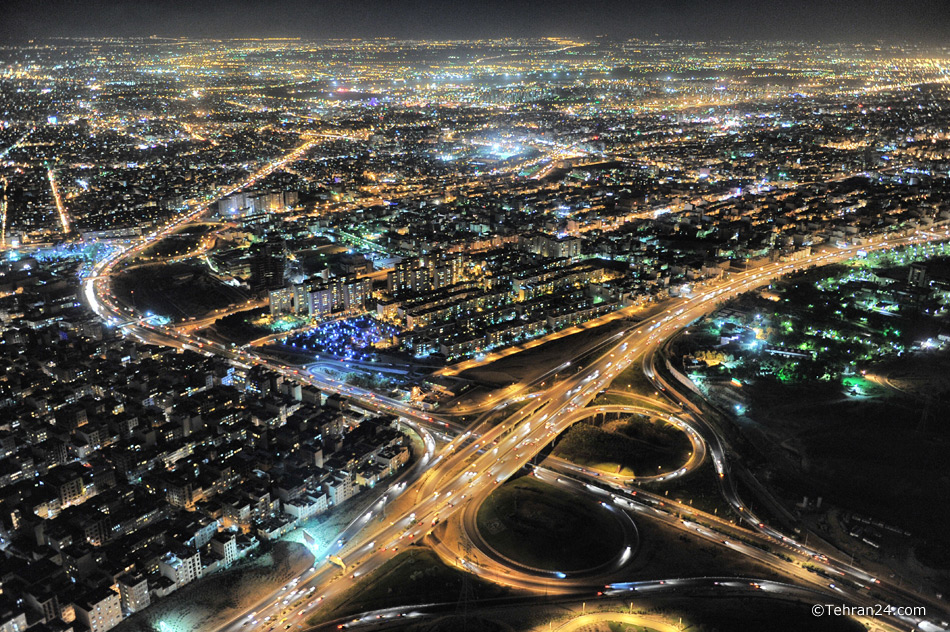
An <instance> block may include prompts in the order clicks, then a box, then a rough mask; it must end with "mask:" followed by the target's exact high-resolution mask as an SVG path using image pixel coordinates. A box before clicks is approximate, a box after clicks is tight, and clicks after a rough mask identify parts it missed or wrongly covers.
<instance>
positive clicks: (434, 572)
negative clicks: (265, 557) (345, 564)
mask: <svg viewBox="0 0 950 632" xmlns="http://www.w3.org/2000/svg"><path fill="white" fill-rule="evenodd" d="M469 581H470V585H471V588H472V591H473V593H474V595H475V599H491V598H495V597H503V596H506V595H508V594H509V591H508V590H506V589H504V588H501V587H500V586H496V585H494V584H490V583H487V582H483V581H481V580H479V579H477V578H474V577H469ZM462 583H463V573H461V572H460V571H458V570H455V569H453V568H449V567H448V566H446V565H445V564H443V563H442V561H441V560H440V559H439V557H438V556H437V555H436V554H435V553H434V552H432V551H430V550H429V549H424V548H419V547H411V548H410V549H409V550H408V551H404V552H402V553H400V554H399V555H397V556H396V557H394V558H393V559H391V560H389V561H388V562H386V563H385V564H383V565H382V566H380V567H379V568H377V569H376V570H374V571H373V572H371V573H369V574H368V575H366V576H365V577H363V578H362V579H360V580H359V581H358V582H357V583H356V584H355V585H354V586H353V587H352V588H350V589H349V590H347V591H346V592H345V593H343V594H342V595H340V596H338V597H334V598H332V599H329V600H327V602H326V603H324V605H323V607H322V608H320V610H319V612H318V613H317V614H315V615H313V616H312V617H310V618H309V619H308V620H307V623H308V624H309V625H317V624H319V623H322V622H324V621H330V620H333V619H337V618H340V617H345V616H348V615H351V614H355V613H358V612H365V611H367V610H378V609H381V608H388V607H392V606H398V605H403V604H412V603H443V602H453V601H457V600H458V599H459V597H460V595H461V594H462Z"/></svg>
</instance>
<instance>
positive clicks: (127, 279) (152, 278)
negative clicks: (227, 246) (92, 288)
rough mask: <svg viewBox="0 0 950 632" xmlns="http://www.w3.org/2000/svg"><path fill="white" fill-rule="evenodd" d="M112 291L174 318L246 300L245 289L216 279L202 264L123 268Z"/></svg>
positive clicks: (141, 308)
mask: <svg viewBox="0 0 950 632" xmlns="http://www.w3.org/2000/svg"><path fill="white" fill-rule="evenodd" d="M133 292H134V296H133ZM115 293H116V296H117V297H118V298H119V299H120V300H122V301H123V302H125V303H128V304H129V305H133V306H134V307H135V308H136V309H137V310H138V311H140V312H148V311H150V312H152V313H154V314H159V315H161V316H167V317H169V318H172V319H174V320H182V319H185V318H189V317H192V316H196V317H197V316H202V315H204V314H207V313H209V312H211V311H214V310H216V309H220V308H223V307H228V306H230V305H234V304H235V303H243V302H245V301H247V300H248V296H247V295H246V294H245V293H244V292H242V291H241V290H239V289H237V288H234V287H231V286H230V285H226V284H225V283H222V282H221V281H218V280H217V279H215V278H214V277H212V276H210V275H209V274H208V273H207V270H206V269H205V268H204V267H202V266H198V265H190V264H185V263H177V264H170V265H150V266H139V267H137V268H134V269H131V270H126V271H123V272H122V273H120V274H119V275H118V276H117V277H116V279H115Z"/></svg>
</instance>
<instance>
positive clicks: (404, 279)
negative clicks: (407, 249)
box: [386, 258, 431, 296]
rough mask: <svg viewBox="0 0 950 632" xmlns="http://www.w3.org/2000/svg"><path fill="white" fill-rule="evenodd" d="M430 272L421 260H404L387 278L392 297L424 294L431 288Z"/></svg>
mask: <svg viewBox="0 0 950 632" xmlns="http://www.w3.org/2000/svg"><path fill="white" fill-rule="evenodd" d="M430 278H431V277H430V273H429V270H428V269H427V268H426V267H425V266H423V265H422V262H421V261H420V260H419V259H414V258H409V259H403V260H402V261H400V262H399V263H397V264H396V265H395V267H394V268H393V269H392V270H391V271H390V272H389V274H388V275H387V276H386V285H387V289H388V290H389V293H390V294H391V295H392V296H402V295H405V294H413V293H416V292H423V291H425V290H428V289H429V288H430V287H431V280H430Z"/></svg>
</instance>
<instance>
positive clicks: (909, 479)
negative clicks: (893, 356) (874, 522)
mask: <svg viewBox="0 0 950 632" xmlns="http://www.w3.org/2000/svg"><path fill="white" fill-rule="evenodd" d="M751 393H752V394H753V396H754V404H753V418H754V419H755V421H756V422H757V423H759V424H761V426H762V427H763V428H764V429H765V430H766V431H767V432H768V433H769V435H770V437H771V438H772V441H778V440H780V441H784V442H785V443H784V445H785V446H790V447H793V448H794V449H795V450H796V452H794V453H792V452H789V451H787V450H786V453H785V454H782V453H780V452H778V453H776V454H775V455H774V456H777V457H784V458H775V459H773V460H772V463H773V466H778V467H776V470H777V471H776V473H777V475H778V476H777V477H776V480H775V482H776V483H777V484H778V485H780V486H781V487H782V488H784V489H786V490H788V492H789V493H790V495H791V496H798V495H799V494H800V493H804V494H808V495H822V496H824V498H825V499H827V500H829V501H831V502H832V503H834V504H837V505H839V506H842V507H846V508H848V509H851V510H854V511H857V512H859V513H865V514H869V515H872V516H875V517H877V518H879V519H881V520H884V521H885V522H890V523H893V524H897V525H900V526H902V527H904V528H905V529H907V530H909V531H911V532H912V533H913V534H914V535H918V536H923V537H926V538H942V537H943V535H944V534H945V532H946V526H945V525H946V524H947V522H948V521H950V505H948V504H947V503H934V502H933V499H934V498H950V461H948V460H947V459H946V458H945V455H946V453H947V450H948V448H950V427H948V426H947V424H945V423H942V421H940V419H942V418H943V415H944V414H945V408H944V404H942V403H941V402H939V401H934V402H932V403H931V404H930V407H931V412H930V413H929V416H924V415H923V412H924V406H925V404H926V403H925V402H920V401H910V400H909V399H902V398H898V397H887V398H881V399H865V400H859V399H854V398H847V397H844V396H841V395H835V394H827V393H825V394H824V396H823V397H822V396H820V395H821V394H817V395H819V396H817V397H816V393H814V392H812V393H809V391H808V389H806V388H803V387H794V386H783V385H777V384H770V385H768V387H759V388H755V389H752V390H751ZM760 441H761V440H760Z"/></svg>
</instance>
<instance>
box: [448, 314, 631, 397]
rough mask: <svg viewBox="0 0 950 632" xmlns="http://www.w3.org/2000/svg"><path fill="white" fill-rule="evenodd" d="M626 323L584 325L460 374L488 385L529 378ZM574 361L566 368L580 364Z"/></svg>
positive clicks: (608, 335) (571, 355)
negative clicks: (572, 332) (536, 345)
mask: <svg viewBox="0 0 950 632" xmlns="http://www.w3.org/2000/svg"><path fill="white" fill-rule="evenodd" d="M628 324H629V323H623V322H621V321H614V322H611V323H608V324H605V325H603V326H601V327H595V328H593V329H586V330H583V331H580V332H578V333H575V334H571V335H568V336H565V337H563V338H558V339H557V340H551V341H549V342H546V343H545V344H543V345H540V346H538V347H535V348H533V349H528V350H526V351H521V352H519V353H515V354H513V355H510V356H506V357H503V358H500V359H498V360H496V361H494V362H492V363H490V364H486V365H485V366H480V367H476V368H472V369H468V370H466V371H463V372H462V373H460V374H459V377H461V378H463V379H466V380H472V381H474V382H476V383H478V384H481V385H484V386H486V387H489V388H493V389H494V388H504V387H506V386H508V385H510V384H513V383H515V382H530V381H533V380H535V379H537V378H538V377H539V376H540V375H542V374H543V373H545V372H546V371H548V370H551V369H553V368H554V367H556V366H558V365H559V364H561V363H562V362H564V361H565V360H566V359H569V358H575V357H576V356H578V355H580V354H581V353H583V352H584V350H585V349H587V348H589V347H590V346H592V345H595V344H597V343H598V342H599V341H603V340H606V339H608V338H609V337H610V336H612V335H613V334H615V333H617V332H618V331H619V330H620V329H621V328H622V327H624V326H626V325H628ZM583 364H584V362H583V359H581V361H580V362H577V361H574V362H573V364H572V367H571V368H570V369H568V370H569V371H572V372H573V371H576V370H577V368H578V366H581V365H583Z"/></svg>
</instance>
